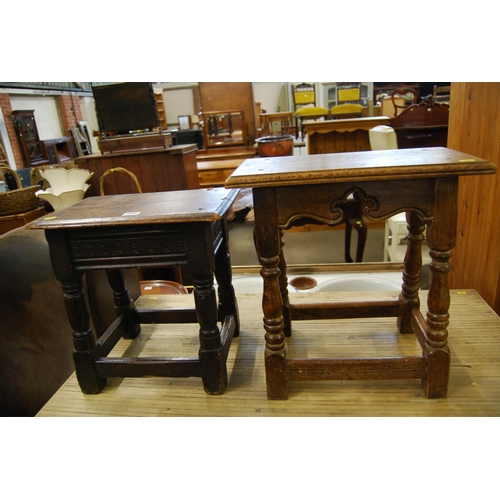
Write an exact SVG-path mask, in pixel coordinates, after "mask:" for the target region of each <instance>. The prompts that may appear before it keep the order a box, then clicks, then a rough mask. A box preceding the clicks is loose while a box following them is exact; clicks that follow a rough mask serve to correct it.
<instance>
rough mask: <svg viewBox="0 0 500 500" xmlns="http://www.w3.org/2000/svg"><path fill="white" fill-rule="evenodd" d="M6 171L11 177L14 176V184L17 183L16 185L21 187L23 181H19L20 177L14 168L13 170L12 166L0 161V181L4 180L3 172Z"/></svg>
mask: <svg viewBox="0 0 500 500" xmlns="http://www.w3.org/2000/svg"><path fill="white" fill-rule="evenodd" d="M7 172H8V173H10V174H11V175H12V177H14V179H15V181H16V184H17V187H18V188H22V187H23V183H22V182H21V179H20V178H19V176H18V175H17V172H16V171H15V170H13V169H12V168H10V167H9V166H8V165H6V164H5V163H0V181H5V174H6V173H7ZM5 184H7V182H5Z"/></svg>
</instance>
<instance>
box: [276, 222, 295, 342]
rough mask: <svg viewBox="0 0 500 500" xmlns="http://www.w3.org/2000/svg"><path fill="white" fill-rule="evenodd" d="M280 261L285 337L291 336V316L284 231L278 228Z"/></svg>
mask: <svg viewBox="0 0 500 500" xmlns="http://www.w3.org/2000/svg"><path fill="white" fill-rule="evenodd" d="M280 242H281V247H280V263H279V270H280V275H279V284H280V291H281V300H282V302H283V320H284V322H285V325H284V332H285V337H291V336H292V318H291V316H290V298H289V297H288V278H287V275H286V260H285V254H284V253H283V247H284V246H285V238H284V231H283V230H280Z"/></svg>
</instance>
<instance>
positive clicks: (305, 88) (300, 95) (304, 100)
mask: <svg viewBox="0 0 500 500" xmlns="http://www.w3.org/2000/svg"><path fill="white" fill-rule="evenodd" d="M292 94H293V105H294V111H297V109H299V108H301V107H302V106H307V105H308V104H312V105H313V106H316V89H315V87H314V83H300V84H299V85H294V86H293V87H292Z"/></svg>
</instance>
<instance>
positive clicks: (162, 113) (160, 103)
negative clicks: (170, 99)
mask: <svg viewBox="0 0 500 500" xmlns="http://www.w3.org/2000/svg"><path fill="white" fill-rule="evenodd" d="M155 99H156V107H157V109H158V118H159V119H160V124H161V128H162V129H163V130H167V129H168V124H167V112H166V110H165V102H164V100H163V93H162V92H155Z"/></svg>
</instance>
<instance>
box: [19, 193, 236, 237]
mask: <svg viewBox="0 0 500 500" xmlns="http://www.w3.org/2000/svg"><path fill="white" fill-rule="evenodd" d="M238 192H239V190H238V189H225V188H216V189H190V190H184V191H162V192H157V193H141V194H139V193H134V194H118V195H108V196H91V197H89V198H86V199H84V200H82V201H81V202H80V203H77V204H76V205H73V206H71V207H68V208H65V209H63V210H60V211H56V212H54V213H52V214H48V215H47V216H46V217H42V218H40V219H37V220H35V221H33V222H32V223H30V224H28V225H27V226H26V228H27V229H61V228H81V227H92V226H101V227H102V226H120V225H133V224H137V225H139V224H159V223H160V224H168V223H182V222H211V221H214V220H219V219H222V218H223V217H224V215H225V214H226V212H227V211H228V210H229V207H230V206H231V205H232V203H233V201H234V200H235V198H236V196H237V194H238Z"/></svg>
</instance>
